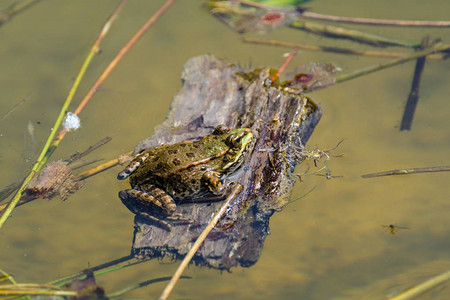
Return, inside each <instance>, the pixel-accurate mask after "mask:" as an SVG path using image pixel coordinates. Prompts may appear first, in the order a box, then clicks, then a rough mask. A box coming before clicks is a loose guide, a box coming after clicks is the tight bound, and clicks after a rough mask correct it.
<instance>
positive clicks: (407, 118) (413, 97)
mask: <svg viewBox="0 0 450 300" xmlns="http://www.w3.org/2000/svg"><path fill="white" fill-rule="evenodd" d="M429 43H430V37H429V36H426V37H425V38H424V40H423V42H422V46H423V48H427V47H428V46H429ZM425 60H426V57H425V56H421V57H419V58H418V59H417V60H416V67H415V69H414V76H413V81H412V84H411V90H410V92H409V96H408V100H407V101H406V105H405V110H404V111H403V117H402V123H401V125H400V131H402V130H410V129H411V124H412V120H413V118H414V112H415V111H416V106H417V102H418V101H419V86H420V79H421V78H422V72H423V68H424V66H425Z"/></svg>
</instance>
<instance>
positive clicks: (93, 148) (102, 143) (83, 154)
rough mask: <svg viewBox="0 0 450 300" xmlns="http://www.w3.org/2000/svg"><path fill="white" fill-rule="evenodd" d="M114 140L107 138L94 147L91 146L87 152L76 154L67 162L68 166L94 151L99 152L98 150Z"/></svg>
mask: <svg viewBox="0 0 450 300" xmlns="http://www.w3.org/2000/svg"><path fill="white" fill-rule="evenodd" d="M111 140H112V137H109V136H107V137H105V138H104V139H102V140H100V141H99V142H97V143H95V144H94V145H92V146H90V147H89V148H87V149H86V150H85V151H83V152H81V153H75V154H72V155H71V156H70V158H69V159H68V160H66V162H67V163H68V164H71V163H73V162H74V161H76V160H78V159H80V158H82V157H84V156H86V155H88V154H89V153H91V152H92V151H94V150H97V149H98V148H100V147H101V146H103V145H105V144H106V143H109V142H110V141H111Z"/></svg>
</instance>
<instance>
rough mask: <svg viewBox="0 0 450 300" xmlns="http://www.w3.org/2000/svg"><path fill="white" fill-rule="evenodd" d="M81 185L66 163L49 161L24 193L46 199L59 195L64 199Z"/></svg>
mask: <svg viewBox="0 0 450 300" xmlns="http://www.w3.org/2000/svg"><path fill="white" fill-rule="evenodd" d="M82 186H83V184H82V183H80V182H79V180H78V177H77V176H75V175H73V174H72V170H71V169H70V168H69V167H68V166H67V163H66V162H64V161H62V160H58V161H55V162H51V163H49V164H48V165H47V166H46V167H45V168H44V169H42V170H41V171H40V172H39V173H37V175H36V177H35V178H33V179H32V180H31V181H30V183H29V184H28V185H27V187H26V189H25V194H26V195H27V196H30V197H35V198H41V199H48V200H50V199H51V198H53V197H55V196H59V197H60V198H61V200H63V201H65V200H66V199H67V197H68V196H69V195H70V194H73V193H74V192H76V191H77V190H79V189H80V188H81V187H82Z"/></svg>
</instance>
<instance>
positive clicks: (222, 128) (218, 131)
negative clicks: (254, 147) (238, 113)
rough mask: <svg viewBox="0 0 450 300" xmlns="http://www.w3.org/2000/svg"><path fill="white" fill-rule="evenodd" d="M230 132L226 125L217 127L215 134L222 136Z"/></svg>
mask: <svg viewBox="0 0 450 300" xmlns="http://www.w3.org/2000/svg"><path fill="white" fill-rule="evenodd" d="M228 131H230V127H228V126H226V125H219V126H217V127H216V129H214V131H213V134H215V135H221V134H224V133H227V132H228Z"/></svg>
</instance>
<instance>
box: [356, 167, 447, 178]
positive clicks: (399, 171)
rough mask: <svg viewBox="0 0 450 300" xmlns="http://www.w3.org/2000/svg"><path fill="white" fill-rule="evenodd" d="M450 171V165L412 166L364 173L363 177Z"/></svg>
mask: <svg viewBox="0 0 450 300" xmlns="http://www.w3.org/2000/svg"><path fill="white" fill-rule="evenodd" d="M448 171H450V166H441V167H426V168H412V169H395V170H390V171H384V172H378V173H370V174H364V175H361V177H362V178H372V177H381V176H389V175H406V174H414V173H428V172H448Z"/></svg>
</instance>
